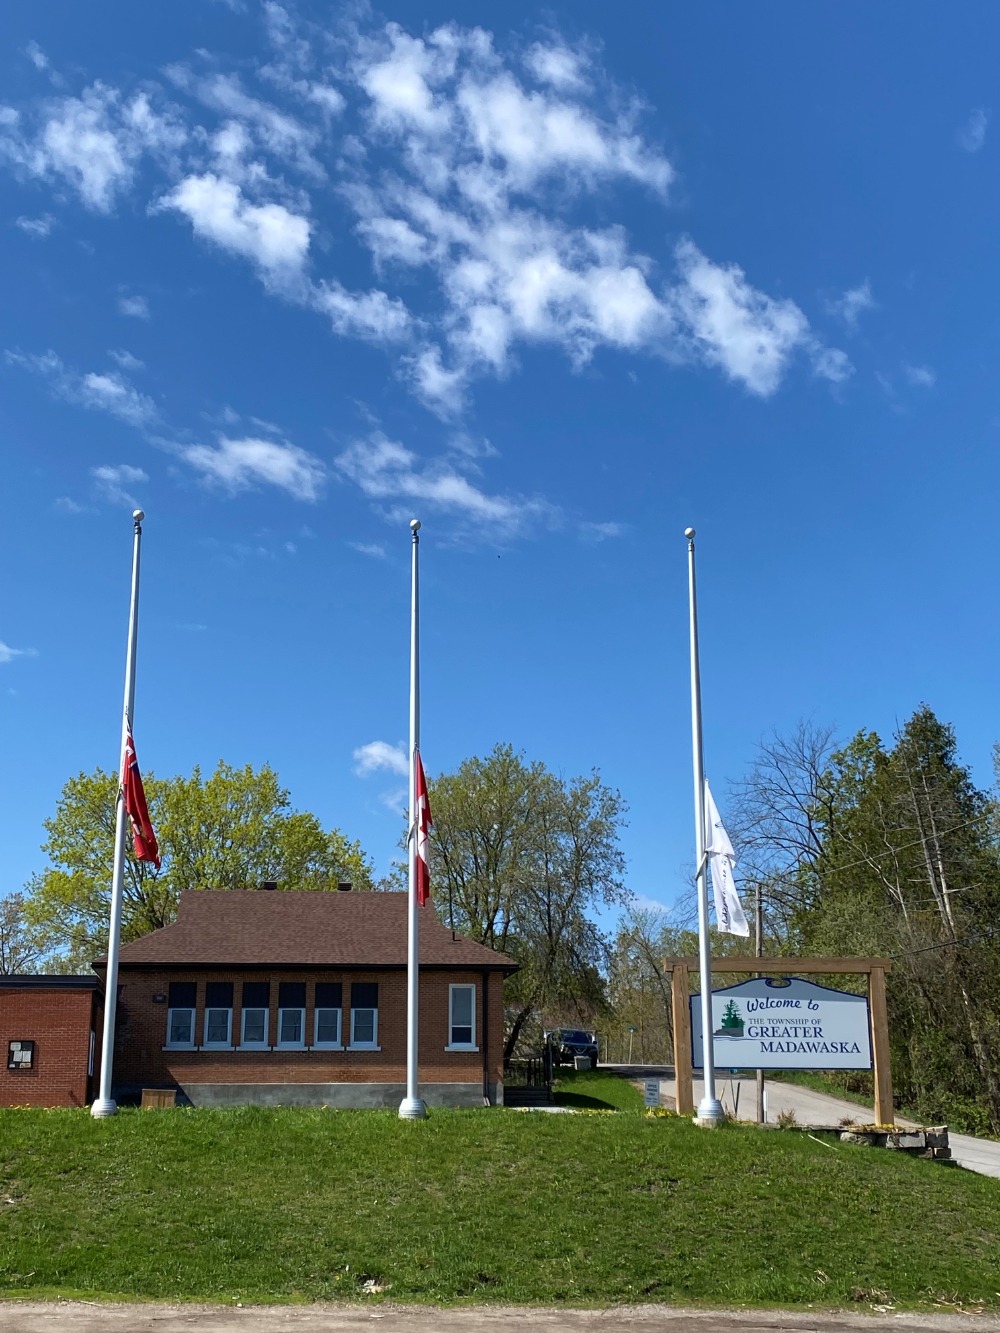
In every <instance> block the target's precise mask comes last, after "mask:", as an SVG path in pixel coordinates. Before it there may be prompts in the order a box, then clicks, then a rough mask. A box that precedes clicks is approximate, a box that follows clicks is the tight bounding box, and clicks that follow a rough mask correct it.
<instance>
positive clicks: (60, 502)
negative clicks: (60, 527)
mask: <svg viewBox="0 0 1000 1333" xmlns="http://www.w3.org/2000/svg"><path fill="white" fill-rule="evenodd" d="M55 506H56V508H57V509H59V510H61V511H62V512H63V513H64V514H83V513H85V512H86V506H85V505H82V504H80V503H79V501H78V500H74V499H72V498H71V497H70V496H68V495H58V496H56V500H55Z"/></svg>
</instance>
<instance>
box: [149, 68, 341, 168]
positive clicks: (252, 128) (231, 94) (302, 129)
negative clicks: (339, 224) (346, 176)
mask: <svg viewBox="0 0 1000 1333" xmlns="http://www.w3.org/2000/svg"><path fill="white" fill-rule="evenodd" d="M167 73H168V74H169V75H170V77H171V78H172V79H173V80H174V82H175V83H177V84H179V86H180V87H182V88H184V89H185V91H187V92H190V93H191V94H193V95H194V96H195V97H197V98H198V100H199V101H200V102H202V103H203V104H204V105H205V106H207V107H210V108H211V109H212V110H213V111H217V112H219V113H220V114H221V115H224V116H227V117H231V118H232V119H233V120H234V121H235V122H236V123H237V124H239V125H240V126H241V128H243V129H244V131H246V132H249V133H250V134H252V135H253V137H254V139H255V141H256V142H257V144H258V145H259V146H260V148H261V149H263V150H264V151H266V152H269V153H271V154H272V155H273V156H274V157H275V158H277V159H278V160H279V161H281V162H284V163H287V164H289V165H290V166H293V167H295V168H296V169H297V170H299V171H302V172H305V173H306V174H307V175H309V176H312V177H315V178H317V179H319V178H321V177H322V176H323V175H324V171H323V168H322V167H321V166H320V164H319V162H318V161H317V160H316V158H315V157H314V155H313V151H312V150H313V148H314V147H315V144H316V140H317V137H318V136H317V134H316V131H315V130H313V129H312V128H311V127H310V126H308V125H303V124H302V123H301V122H300V121H297V120H296V119H295V118H294V117H293V116H290V115H288V114H287V113H286V112H284V111H280V110H279V109H278V108H277V107H276V106H274V105H272V104H271V103H270V102H264V101H262V100H261V99H260V98H258V97H253V96H252V95H251V94H250V93H248V92H246V90H245V89H244V88H243V85H242V83H241V82H240V79H239V76H238V75H235V74H212V75H209V76H208V77H206V78H197V77H195V76H194V75H192V74H191V72H190V71H189V70H187V69H185V68H184V67H183V66H177V65H174V66H171V67H170V68H169V69H168V71H167Z"/></svg>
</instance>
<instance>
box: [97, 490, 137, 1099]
mask: <svg viewBox="0 0 1000 1333" xmlns="http://www.w3.org/2000/svg"><path fill="white" fill-rule="evenodd" d="M145 517H146V515H145V514H144V513H143V512H142V510H141V509H136V510H135V511H134V512H133V514H132V522H133V525H134V526H133V538H132V597H131V601H130V602H129V612H128V647H127V648H126V650H125V702H124V706H123V709H122V743H121V748H120V750H119V754H118V802H117V805H116V808H115V859H114V865H113V869H112V872H111V923H110V927H109V930H108V971H107V977H106V980H105V986H104V1032H103V1034H102V1037H101V1084H100V1095H99V1096H98V1098H97V1100H96V1101H95V1102H94V1104H93V1106H91V1108H90V1114H91V1115H92V1116H96V1117H98V1118H100V1117H103V1116H109V1115H114V1114H115V1113H116V1112H117V1110H118V1107H117V1105H116V1104H115V1101H114V1099H113V1098H112V1096H111V1079H112V1074H113V1072H114V1059H115V1016H116V1013H117V1009H118V954H119V951H120V949H121V934H122V897H123V889H124V881H125V820H126V814H125V793H124V792H123V791H122V784H121V776H122V774H121V764H122V759H123V757H124V755H125V744H126V741H127V740H128V734H129V731H130V730H131V727H132V710H133V708H134V707H135V649H136V643H137V641H138V637H139V551H140V546H141V544H142V520H143V519H144V518H145Z"/></svg>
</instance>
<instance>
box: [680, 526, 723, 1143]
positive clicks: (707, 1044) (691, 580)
mask: <svg viewBox="0 0 1000 1333" xmlns="http://www.w3.org/2000/svg"><path fill="white" fill-rule="evenodd" d="M684 536H685V537H686V538H687V540H688V592H689V600H690V610H691V747H692V755H693V759H694V826H695V851H696V854H697V857H698V954H699V961H700V964H701V1033H702V1051H703V1055H702V1065H703V1070H702V1072H703V1075H704V1079H705V1089H704V1095H703V1096H702V1099H701V1101H700V1102H699V1103H698V1113H697V1115H696V1116H695V1123H696V1124H699V1125H703V1126H705V1127H706V1128H713V1127H714V1126H716V1125H720V1124H721V1123H722V1121H723V1120H724V1119H725V1111H724V1110H723V1108H722V1103H721V1102H720V1101H719V1099H718V1097H716V1095H715V1051H714V1047H713V1043H712V956H711V951H710V948H709V939H708V875H707V866H706V861H707V857H706V855H705V760H704V754H703V751H702V741H701V667H700V664H699V660H698V597H697V592H696V589H695V577H694V528H686V529H685V530H684Z"/></svg>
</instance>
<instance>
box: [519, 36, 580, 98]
mask: <svg viewBox="0 0 1000 1333" xmlns="http://www.w3.org/2000/svg"><path fill="white" fill-rule="evenodd" d="M524 63H525V65H526V66H527V67H528V69H529V70H530V71H531V73H532V74H534V76H535V78H536V79H538V81H539V82H540V83H549V84H551V85H552V87H553V88H557V89H558V90H559V91H560V92H565V91H567V90H569V91H572V92H576V91H578V90H579V89H582V88H585V87H586V82H587V81H586V78H585V77H584V70H585V69H586V67H587V61H586V59H585V57H584V56H583V55H581V54H580V53H579V52H577V51H573V50H571V49H570V48H569V47H568V46H563V45H562V43H561V42H556V43H555V44H554V45H546V44H545V43H543V42H536V43H535V45H534V46H533V47H532V48H531V49H530V50H529V51H528V53H527V55H526V56H525V58H524Z"/></svg>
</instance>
